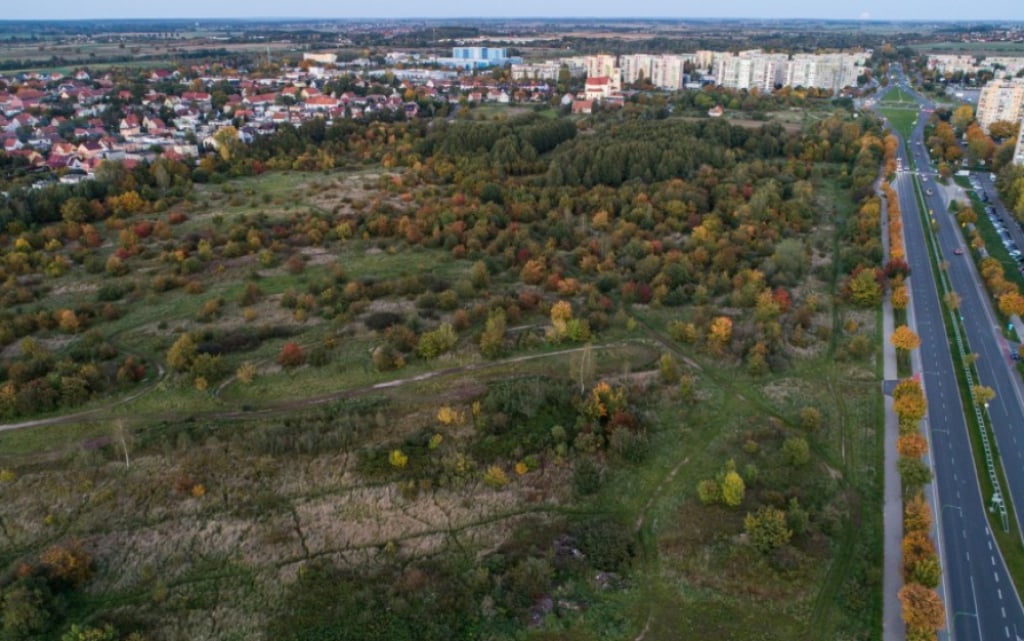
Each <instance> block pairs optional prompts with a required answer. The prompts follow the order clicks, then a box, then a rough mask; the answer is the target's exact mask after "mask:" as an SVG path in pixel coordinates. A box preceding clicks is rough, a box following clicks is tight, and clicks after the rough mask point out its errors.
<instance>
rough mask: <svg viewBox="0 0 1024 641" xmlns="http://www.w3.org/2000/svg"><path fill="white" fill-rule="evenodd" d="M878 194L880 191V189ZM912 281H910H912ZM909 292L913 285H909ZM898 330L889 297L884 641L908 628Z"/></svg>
mask: <svg viewBox="0 0 1024 641" xmlns="http://www.w3.org/2000/svg"><path fill="white" fill-rule="evenodd" d="M876 191H877V189H876ZM882 251H883V252H885V255H886V256H888V255H889V208H888V206H887V203H886V200H885V199H884V198H882ZM908 281H909V279H908ZM907 286H908V288H909V283H908V285H907ZM894 329H895V321H894V320H893V309H892V301H891V300H890V298H889V296H886V297H885V300H883V301H882V378H883V381H882V386H883V388H882V389H883V400H884V402H885V436H884V444H883V448H884V451H885V461H884V463H883V468H882V469H883V472H884V475H885V477H884V478H885V489H884V493H883V497H884V500H883V504H882V526H883V535H882V540H883V550H884V553H883V561H882V641H904V640H905V639H906V637H907V629H906V625H905V624H904V623H903V617H902V615H901V613H900V601H899V598H898V597H897V594H898V593H899V591H900V588H902V587H903V496H902V487H901V484H900V472H899V468H897V466H896V463H897V461H898V460H899V456H898V455H897V453H896V439H897V437H898V436H899V424H898V423H897V421H896V413H895V412H894V411H893V407H892V404H893V400H892V388H893V387H894V386H895V384H896V378H897V368H896V348H895V347H893V346H892V343H890V342H889V337H890V336H892V332H893V330H894Z"/></svg>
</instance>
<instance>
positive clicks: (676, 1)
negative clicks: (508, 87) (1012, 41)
mask: <svg viewBox="0 0 1024 641" xmlns="http://www.w3.org/2000/svg"><path fill="white" fill-rule="evenodd" d="M4 4H5V5H8V6H6V7H5V8H4V11H3V14H2V18H3V19H6V20H19V19H75V18H242V17H248V18H255V17H260V18H264V17H272V18H276V17H310V18H370V17H380V18H417V17H423V18H466V17H483V18H490V17H665V18H836V19H858V18H871V19H877V20H919V19H925V20H1024V1H1022V0H989V1H987V2H983V3H980V4H975V3H973V2H964V1H963V0H898V1H893V0H848V1H844V2H830V1H828V0H771V1H765V0H719V1H717V2H708V1H707V0H701V1H695V0H663V1H662V2H655V1H652V0H633V1H631V2H629V1H627V2H624V1H622V0H555V1H552V0H515V1H512V2H480V1H476V2H468V1H466V0H387V1H386V2H379V1H377V2H372V1H371V2H367V1H365V0H358V1H353V0H334V1H327V0H304V1H302V0H300V1H298V2H294V1H292V2H287V1H282V0H237V1H231V2H225V1H223V0H206V1H202V0H174V1H171V2H137V1H133V2H125V1H123V0H89V1H86V2H83V1H82V0H47V1H46V2H9V3H8V2H5V3H4Z"/></svg>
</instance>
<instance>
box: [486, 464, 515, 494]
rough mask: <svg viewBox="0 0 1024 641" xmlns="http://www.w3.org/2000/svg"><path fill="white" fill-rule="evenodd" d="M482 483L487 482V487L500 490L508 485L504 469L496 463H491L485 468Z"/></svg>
mask: <svg viewBox="0 0 1024 641" xmlns="http://www.w3.org/2000/svg"><path fill="white" fill-rule="evenodd" d="M484 483H485V484H487V486H488V487H492V488H494V489H496V490H500V489H501V488H503V487H505V486H506V485H508V483H509V480H508V474H506V473H505V470H503V469H501V468H500V467H498V466H497V465H492V466H490V467H489V468H487V471H486V472H484Z"/></svg>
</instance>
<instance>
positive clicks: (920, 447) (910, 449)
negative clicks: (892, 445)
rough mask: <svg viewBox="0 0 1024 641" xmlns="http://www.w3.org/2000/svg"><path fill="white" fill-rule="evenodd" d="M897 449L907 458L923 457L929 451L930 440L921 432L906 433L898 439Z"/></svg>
mask: <svg viewBox="0 0 1024 641" xmlns="http://www.w3.org/2000/svg"><path fill="white" fill-rule="evenodd" d="M896 451H897V452H899V455H900V456H905V457H907V458H921V457H922V456H924V455H925V454H927V453H928V441H927V440H926V439H925V437H924V436H922V435H921V433H920V432H913V433H911V434H904V435H902V436H900V437H899V438H898V439H896Z"/></svg>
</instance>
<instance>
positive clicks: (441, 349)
mask: <svg viewBox="0 0 1024 641" xmlns="http://www.w3.org/2000/svg"><path fill="white" fill-rule="evenodd" d="M458 342H459V338H458V336H457V335H456V334H455V329H454V328H452V326H451V324H450V323H442V324H441V326H440V327H438V328H437V329H435V330H433V331H429V332H425V333H424V334H423V335H422V336H420V340H419V343H418V344H417V345H416V353H417V354H419V355H420V356H422V357H423V358H436V357H438V356H440V355H441V354H444V353H445V352H447V351H449V350H451V349H452V348H453V347H455V345H456V344H457V343H458Z"/></svg>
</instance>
